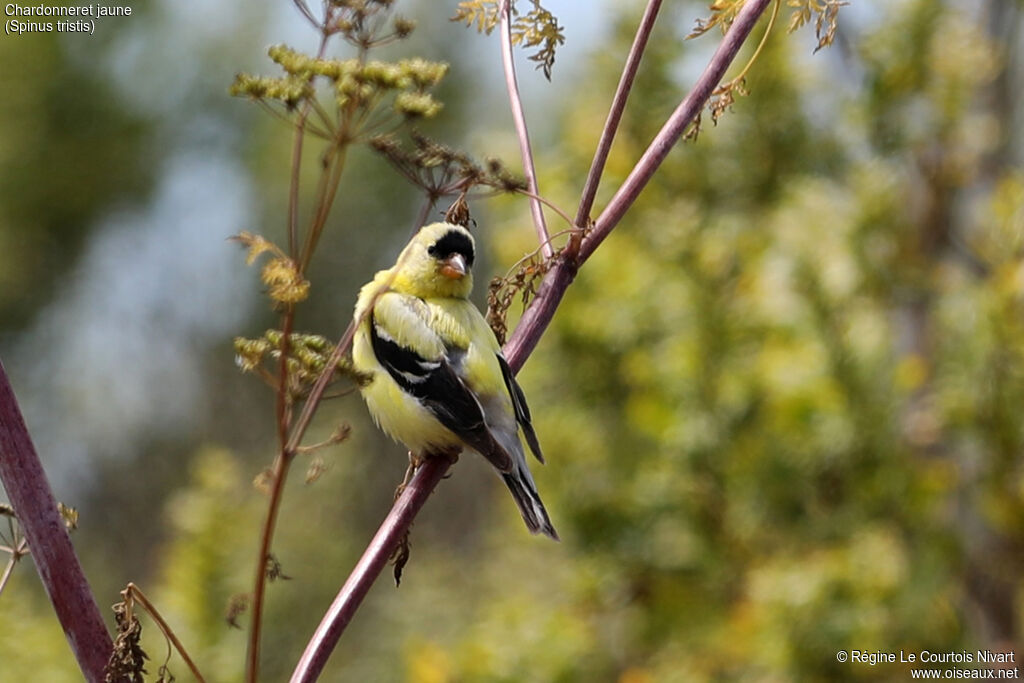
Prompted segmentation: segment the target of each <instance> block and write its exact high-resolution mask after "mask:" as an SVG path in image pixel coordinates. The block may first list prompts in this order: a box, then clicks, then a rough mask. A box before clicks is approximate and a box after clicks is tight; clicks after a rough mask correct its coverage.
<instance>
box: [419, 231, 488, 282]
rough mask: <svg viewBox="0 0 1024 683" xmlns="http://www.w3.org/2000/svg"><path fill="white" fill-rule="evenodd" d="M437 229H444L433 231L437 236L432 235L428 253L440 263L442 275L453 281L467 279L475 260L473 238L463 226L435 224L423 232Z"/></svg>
mask: <svg viewBox="0 0 1024 683" xmlns="http://www.w3.org/2000/svg"><path fill="white" fill-rule="evenodd" d="M437 227H441V228H442V229H440V230H436V229H435V230H433V231H432V233H437V234H436V236H434V235H433V234H432V241H431V242H430V245H429V246H428V247H427V253H428V254H430V255H431V256H432V257H434V258H435V259H436V260H437V261H439V262H440V264H441V267H440V273H441V275H443V276H445V277H446V278H448V279H451V280H458V279H461V278H463V277H465V276H466V274H467V273H468V272H469V269H470V268H472V267H473V259H474V258H475V252H474V247H473V237H472V236H471V235H470V234H469V231H468V230H466V229H465V228H463V227H462V226H460V225H454V224H451V223H434V224H433V225H429V226H427V227H426V228H423V230H427V229H428V228H437Z"/></svg>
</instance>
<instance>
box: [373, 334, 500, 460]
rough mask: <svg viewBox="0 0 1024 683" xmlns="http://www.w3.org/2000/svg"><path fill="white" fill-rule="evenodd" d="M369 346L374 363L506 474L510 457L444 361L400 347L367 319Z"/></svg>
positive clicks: (447, 363)
mask: <svg viewBox="0 0 1024 683" xmlns="http://www.w3.org/2000/svg"><path fill="white" fill-rule="evenodd" d="M369 323H370V344H371V346H372V348H373V353H374V355H375V356H376V357H377V361H378V362H379V363H380V364H381V365H382V366H384V369H385V370H387V371H388V374H389V375H391V378H392V379H393V380H395V382H396V383H397V384H398V386H400V387H401V388H402V389H403V390H404V391H406V392H408V393H409V394H411V395H412V396H415V397H416V398H417V399H419V401H420V403H422V404H423V406H424V407H425V408H426V409H427V410H429V411H430V412H431V414H433V415H434V417H436V418H437V421H438V422H440V423H441V424H443V425H444V426H445V427H447V428H448V429H450V430H451V431H452V432H453V433H454V434H455V435H456V436H458V437H459V438H460V439H462V441H463V442H464V443H465V444H466V445H467V446H469V447H470V448H472V449H473V450H475V451H476V452H478V453H480V455H482V456H484V457H485V458H487V459H488V460H489V461H490V462H491V464H492V465H494V466H495V467H496V468H498V469H499V470H501V471H502V472H508V471H510V470H511V469H512V456H511V455H510V454H509V453H508V452H507V451H506V450H505V449H504V448H502V447H501V445H500V444H499V443H498V442H497V441H496V440H495V439H494V436H493V435H492V434H491V432H490V430H489V429H488V428H487V423H486V422H485V421H484V411H483V408H482V407H481V406H480V402H479V401H478V400H477V399H476V397H475V396H474V395H473V392H472V391H470V390H469V388H468V387H467V386H466V385H465V383H464V382H463V381H462V380H461V379H460V378H459V376H458V375H457V374H456V373H455V369H454V368H452V366H451V364H450V363H449V362H448V359H447V358H440V359H438V360H430V359H428V358H424V357H423V356H421V355H419V354H418V353H416V351H414V350H413V349H410V348H407V347H404V346H402V345H400V344H399V343H398V342H396V341H395V340H394V338H393V337H392V336H391V335H390V334H388V332H387V330H385V329H384V328H383V327H381V326H380V325H379V324H378V323H377V321H376V320H375V319H374V316H373V315H371V316H370V320H369Z"/></svg>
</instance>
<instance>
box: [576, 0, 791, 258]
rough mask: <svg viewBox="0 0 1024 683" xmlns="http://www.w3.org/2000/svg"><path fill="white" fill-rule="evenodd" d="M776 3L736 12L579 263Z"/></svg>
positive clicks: (752, 2) (751, 1) (757, 1)
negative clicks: (716, 47) (723, 35)
mask: <svg viewBox="0 0 1024 683" xmlns="http://www.w3.org/2000/svg"><path fill="white" fill-rule="evenodd" d="M772 2H773V0H748V2H747V3H746V4H745V5H743V9H741V10H740V11H739V14H737V15H736V19H735V20H734V21H733V22H732V26H730V27H729V30H728V32H727V33H726V34H725V38H723V39H722V42H721V43H720V44H719V46H718V49H717V50H715V54H714V55H713V56H712V57H711V61H710V62H709V63H708V65H707V67H706V68H705V69H704V73H702V74H701V75H700V78H698V79H697V82H696V83H695V84H694V86H693V89H692V90H690V92H689V94H687V96H686V97H685V98H683V101H682V102H680V103H679V106H678V107H676V110H675V111H674V112H672V115H671V116H670V117H669V118H668V121H666V122H665V125H664V126H662V128H661V130H660V131H658V134H657V135H656V136H655V137H654V140H653V141H652V142H651V144H650V145H649V146H648V147H647V150H646V151H645V152H644V154H643V156H642V157H640V161H638V162H637V164H636V166H634V167H633V170H632V171H631V172H630V174H629V176H628V177H627V178H626V181H625V182H624V183H622V187H620V188H619V190H618V192H616V193H615V196H613V197H612V199H611V201H610V202H608V206H606V207H605V209H604V211H602V212H601V215H600V216H599V217H598V218H597V221H595V223H594V229H593V230H591V231H590V233H589V234H588V235H587V236H586V237H585V238H584V239H583V244H582V246H581V248H580V256H579V263H583V262H584V261H586V260H587V259H588V258H589V257H590V255H591V254H593V253H594V250H595V249H597V247H598V245H599V244H601V242H603V241H604V239H605V238H606V237H607V236H608V235H609V233H611V231H612V230H613V229H614V228H615V226H616V225H618V224H619V221H620V220H622V216H623V215H625V213H626V211H627V210H628V209H629V207H631V206H632V205H633V202H635V201H636V198H637V197H639V196H640V193H641V192H642V191H643V189H644V187H646V186H647V182H648V181H649V180H650V179H651V176H653V175H654V172H655V171H657V170H658V167H659V166H661V162H663V161H664V160H665V157H667V156H668V153H669V152H671V151H672V148H673V147H674V146H675V144H676V143H677V142H678V141H679V138H680V137H682V135H683V132H684V131H685V130H686V128H687V127H688V126H689V125H690V124H691V123H693V121H694V119H696V118H697V114H699V113H700V110H701V109H703V108H704V104H705V103H706V102H707V101H708V98H709V97H711V93H712V91H713V90H714V89H715V88H717V87H718V84H719V83H720V82H721V80H722V78H723V77H724V76H725V72H726V69H728V68H729V65H730V64H732V62H733V60H734V59H735V58H736V54H737V53H738V52H739V51H740V48H741V47H743V43H744V41H746V39H747V36H749V35H750V32H751V31H752V30H753V28H754V25H755V24H756V23H757V20H758V19H759V18H760V17H761V14H763V13H764V11H765V9H766V8H767V7H768V5H769V4H771V3H772Z"/></svg>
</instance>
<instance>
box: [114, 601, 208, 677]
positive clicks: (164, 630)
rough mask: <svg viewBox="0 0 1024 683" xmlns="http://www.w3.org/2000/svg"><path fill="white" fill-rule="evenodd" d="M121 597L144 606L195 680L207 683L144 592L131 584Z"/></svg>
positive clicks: (172, 630)
mask: <svg viewBox="0 0 1024 683" xmlns="http://www.w3.org/2000/svg"><path fill="white" fill-rule="evenodd" d="M121 595H122V597H123V598H124V600H125V602H127V601H128V599H129V596H131V599H132V600H134V601H135V602H138V603H139V604H141V605H142V607H143V609H145V610H146V613H147V614H149V616H150V618H152V619H153V621H155V622H156V625H157V627H158V628H159V629H160V631H161V632H162V633H163V634H164V636H165V637H166V638H167V640H169V641H170V643H171V645H173V646H174V649H175V650H177V651H178V654H179V655H180V656H181V658H182V660H183V661H184V662H185V665H186V666H187V667H188V669H189V671H191V672H192V675H193V676H195V679H196V680H197V681H199V683H206V679H205V678H203V674H201V673H200V672H199V667H197V666H196V663H195V662H193V661H192V658H191V657H189V655H188V651H187V650H186V649H185V646H184V645H182V644H181V641H180V640H178V636H177V634H175V633H174V629H172V628H171V627H170V626H169V625H168V624H167V622H166V621H165V620H164V618H163V616H162V615H161V614H160V612H159V611H158V610H157V608H156V607H155V606H154V605H153V603H151V602H150V601H149V598H147V597H146V594H145V593H143V592H142V589H141V588H139V587H138V586H136V585H135V584H134V583H129V584H128V587H127V588H125V590H124V591H122V592H121Z"/></svg>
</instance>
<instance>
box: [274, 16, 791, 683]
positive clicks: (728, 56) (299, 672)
mask: <svg viewBox="0 0 1024 683" xmlns="http://www.w3.org/2000/svg"><path fill="white" fill-rule="evenodd" d="M770 2H772V0H748V3H747V4H746V5H744V7H743V9H742V10H740V12H739V14H738V15H737V16H736V19H735V21H733V24H732V27H730V29H729V31H728V33H726V35H725V38H724V39H723V40H722V43H721V45H719V47H718V49H717V50H716V51H715V54H714V56H713V57H712V59H711V62H710V63H709V64H708V67H707V68H706V69H705V70H704V73H703V74H701V76H700V78H699V79H698V80H697V83H696V84H695V85H694V87H693V90H692V91H691V92H690V93H689V94H688V95H687V96H686V98H685V99H684V100H683V101H682V103H681V104H680V105H679V107H678V108H677V109H676V111H675V112H673V114H672V116H671V117H670V118H669V120H668V121H667V122H666V124H665V126H664V127H663V128H662V130H661V132H659V133H658V135H657V136H656V137H655V139H654V141H653V142H652V143H651V145H650V147H649V148H648V149H647V151H646V152H645V153H644V155H643V156H642V157H641V159H640V161H639V162H638V163H637V166H636V168H634V169H633V172H632V173H630V175H629V177H628V178H627V179H626V182H625V183H623V186H622V187H621V188H619V191H618V192H617V193H616V194H615V196H614V197H613V198H612V201H611V202H610V203H609V204H608V206H607V207H606V208H605V210H604V211H603V212H602V213H601V216H600V217H599V218H598V219H597V221H596V222H595V226H594V229H593V230H592V231H591V232H590V233H589V234H588V236H587V238H586V239H584V241H583V243H582V245H581V251H580V254H579V256H578V259H577V260H572V261H570V260H567V259H565V258H562V259H561V260H559V261H558V262H557V263H556V264H555V265H554V267H552V268H551V270H549V271H548V273H547V275H545V276H544V279H543V281H542V282H541V285H540V288H539V290H538V292H537V296H536V298H535V299H534V301H533V304H532V305H531V306H530V308H528V309H527V311H526V313H524V314H523V317H522V319H521V320H520V321H519V325H518V326H517V327H516V330H515V332H514V333H513V334H512V337H511V339H509V341H508V343H507V344H505V347H504V353H505V357H506V359H507V360H508V363H509V365H510V366H511V367H512V369H513V370H514V371H518V370H519V369H520V368H522V366H523V364H524V363H525V362H526V359H527V357H529V355H530V353H531V352H532V351H533V349H534V348H535V347H536V346H537V342H538V341H540V338H541V336H542V335H543V334H544V331H545V330H546V329H547V326H548V324H549V323H550V322H551V319H552V317H554V314H555V311H556V310H557V308H558V304H559V303H560V302H561V300H562V297H563V296H564V295H565V291H566V289H568V287H569V285H570V284H571V283H572V280H573V278H574V277H575V274H576V269H577V268H578V266H579V265H580V264H582V263H583V262H584V261H585V260H586V259H587V258H588V257H589V256H590V255H591V254H592V253H593V252H594V249H596V248H597V246H598V245H599V244H600V243H601V241H602V240H604V238H605V237H607V235H608V233H609V232H611V230H612V229H614V228H615V226H616V225H618V223H619V221H620V220H621V219H622V216H623V215H624V214H625V212H626V210H628V209H629V207H630V206H632V204H633V202H634V201H635V200H636V198H637V196H639V194H640V192H641V191H642V190H643V188H644V186H645V185H646V184H647V181H649V180H650V178H651V176H652V175H653V174H654V172H655V171H656V170H657V169H658V167H659V166H660V165H661V162H662V161H664V159H665V157H666V156H667V155H668V152H669V150H670V149H671V148H672V146H673V145H674V144H675V143H676V142H677V141H678V140H679V138H680V136H681V135H682V133H683V131H685V130H686V127H687V126H688V125H690V123H691V122H692V121H693V120H694V118H696V116H697V113H698V112H699V111H700V110H701V108H702V107H703V106H704V103H705V102H706V101H707V99H708V97H710V96H711V92H712V91H713V90H714V89H715V87H717V85H718V83H719V82H720V81H721V79H722V77H723V76H724V75H725V71H726V69H727V68H728V67H729V64H731V63H732V61H733V59H735V57H736V54H737V53H738V52H739V49H740V47H741V46H742V45H743V41H745V40H746V38H747V36H749V35H750V31H751V30H752V29H753V27H754V24H756V23H757V19H758V17H760V15H761V14H762V13H763V12H764V10H765V8H766V7H767V6H768V4H769V3H770ZM449 466H450V463H449V461H448V460H447V459H445V458H440V457H438V458H431V459H428V460H427V461H426V463H424V465H423V466H422V467H420V469H419V470H417V472H416V475H415V476H414V477H413V479H412V481H411V482H410V483H409V485H408V486H407V487H406V489H405V491H404V492H403V493H402V495H401V496H400V497H399V499H398V501H396V503H395V505H394V507H392V509H391V512H390V513H389V514H388V516H387V518H385V520H384V523H383V524H382V525H381V527H380V529H379V530H378V531H377V535H376V536H374V538H373V541H371V543H370V546H369V547H368V548H367V549H366V551H365V552H364V553H363V557H362V558H361V559H360V560H359V563H358V564H357V565H356V567H355V569H353V570H352V573H351V574H350V575H349V578H348V580H347V581H346V582H345V585H344V586H343V587H342V589H341V591H340V592H339V593H338V596H337V597H336V598H335V600H334V602H333V603H332V604H331V607H330V609H329V610H328V612H327V614H325V615H324V618H323V620H321V622H320V625H319V626H318V627H317V629H316V632H315V633H314V634H313V638H312V639H311V640H310V642H309V644H308V645H307V647H306V651H305V652H304V653H303V655H302V658H301V659H300V660H299V663H298V665H297V666H296V669H295V672H294V673H293V674H292V678H291V681H292V683H311V682H312V681H315V680H316V679H317V678H318V676H319V675H320V672H321V671H322V670H323V667H324V665H325V664H326V662H327V659H328V657H330V654H331V652H332V651H333V649H334V647H335V645H337V642H338V639H339V638H340V637H341V634H342V632H343V631H344V630H345V627H346V626H347V625H348V623H349V622H350V621H351V620H352V616H353V615H354V614H355V612H356V610H357V609H358V608H359V605H360V604H362V601H363V599H364V598H365V597H366V594H367V593H368V592H369V590H370V587H371V586H372V585H373V582H374V581H375V580H376V578H377V576H378V575H379V574H380V572H381V571H382V570H383V569H384V566H385V565H386V564H387V561H388V559H389V558H390V557H391V553H392V552H393V551H394V549H395V547H396V546H397V544H398V542H399V540H401V538H402V537H403V536H404V535H405V533H406V532H407V531H408V529H409V526H410V525H411V524H412V520H413V519H414V518H415V516H416V513H417V512H418V511H419V509H420V508H421V507H423V504H424V503H425V502H426V499H427V497H428V496H429V495H430V493H431V492H432V491H433V490H434V487H435V486H436V485H437V483H438V482H439V481H440V480H441V478H442V477H443V476H444V474H445V473H446V472H447V471H448V468H449Z"/></svg>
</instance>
